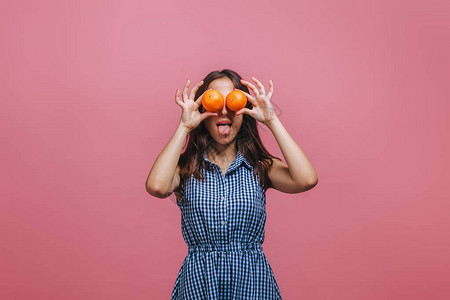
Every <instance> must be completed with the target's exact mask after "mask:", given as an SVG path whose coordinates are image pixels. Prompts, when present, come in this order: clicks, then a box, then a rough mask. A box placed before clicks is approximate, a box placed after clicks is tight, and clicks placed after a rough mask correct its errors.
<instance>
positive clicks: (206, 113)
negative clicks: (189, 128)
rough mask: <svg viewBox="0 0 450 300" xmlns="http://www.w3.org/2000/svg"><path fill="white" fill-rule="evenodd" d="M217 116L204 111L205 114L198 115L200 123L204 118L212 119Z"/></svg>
mask: <svg viewBox="0 0 450 300" xmlns="http://www.w3.org/2000/svg"><path fill="white" fill-rule="evenodd" d="M218 115H219V114H218V113H215V112H210V111H206V112H204V113H202V114H200V120H201V121H200V122H202V121H203V120H205V119H206V118H209V117H213V116H218Z"/></svg>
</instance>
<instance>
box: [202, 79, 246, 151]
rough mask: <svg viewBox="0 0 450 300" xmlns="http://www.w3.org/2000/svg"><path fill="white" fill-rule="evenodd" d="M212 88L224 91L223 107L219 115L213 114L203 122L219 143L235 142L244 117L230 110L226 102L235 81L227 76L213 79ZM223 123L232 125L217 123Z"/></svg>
mask: <svg viewBox="0 0 450 300" xmlns="http://www.w3.org/2000/svg"><path fill="white" fill-rule="evenodd" d="M209 88H212V89H214V90H218V91H219V92H220V93H222V95H223V98H224V104H223V108H222V109H221V110H220V111H218V112H217V114H218V116H212V117H208V118H206V119H205V120H204V121H203V122H204V124H205V127H206V130H207V131H208V132H209V134H210V135H211V137H212V138H213V139H214V140H215V141H216V143H218V144H222V145H227V144H229V143H231V142H234V140H235V138H236V136H237V134H238V132H239V129H240V128H241V125H242V120H243V119H244V115H243V114H241V115H239V116H236V112H234V111H232V110H230V109H229V108H228V107H227V106H226V103H225V99H226V97H227V95H228V93H230V92H232V91H234V88H235V87H234V85H233V82H232V81H231V80H230V79H229V78H227V77H223V78H219V79H215V80H213V81H211V83H210V84H209V86H208V87H207V89H209ZM221 123H230V124H231V126H227V125H221V126H218V125H217V124H221Z"/></svg>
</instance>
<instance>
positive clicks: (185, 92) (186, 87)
mask: <svg viewBox="0 0 450 300" xmlns="http://www.w3.org/2000/svg"><path fill="white" fill-rule="evenodd" d="M189 83H190V80H189V79H188V80H187V81H186V84H185V85H184V89H183V100H184V101H186V100H187V99H188V90H189Z"/></svg>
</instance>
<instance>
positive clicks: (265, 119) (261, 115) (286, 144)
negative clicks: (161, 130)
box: [146, 77, 318, 198]
mask: <svg viewBox="0 0 450 300" xmlns="http://www.w3.org/2000/svg"><path fill="white" fill-rule="evenodd" d="M252 80H253V82H254V83H255V85H254V84H252V83H250V82H248V81H245V80H243V79H241V82H242V84H244V85H246V86H247V87H248V88H249V90H250V91H252V92H253V94H254V96H252V95H250V94H248V93H246V92H244V91H242V90H241V91H242V92H243V93H244V94H245V95H246V96H247V99H248V101H250V102H251V103H252V105H253V108H252V109H248V108H243V109H241V110H239V111H237V112H233V111H230V110H228V108H227V107H226V105H224V108H223V109H222V110H221V111H220V112H217V113H214V112H204V113H201V112H199V110H198V108H199V107H200V105H201V99H202V97H203V94H202V95H200V97H198V99H194V97H195V93H196V92H197V90H198V88H199V87H200V86H201V85H202V84H203V81H200V82H199V83H197V84H196V85H195V86H194V88H193V89H192V91H191V92H190V93H189V94H188V89H189V83H190V81H189V80H187V82H186V85H185V87H184V89H183V93H182V97H180V91H179V90H177V91H176V93H175V102H176V103H177V104H178V105H179V106H180V107H181V108H182V113H181V118H180V123H179V125H178V128H177V130H176V131H175V134H174V135H173V136H172V138H171V139H170V141H169V143H168V144H167V145H166V146H165V147H164V149H163V150H162V151H161V153H160V154H159V155H158V157H157V159H156V161H155V163H154V164H153V167H152V169H151V170H150V173H149V175H148V177H147V181H146V189H147V191H148V193H149V194H151V195H153V196H155V197H158V198H166V197H168V196H170V195H171V194H172V193H173V192H174V191H175V189H176V188H177V187H178V186H179V184H180V175H179V174H180V169H179V167H178V165H177V164H178V159H179V157H180V154H181V151H182V149H183V146H184V144H185V142H186V139H187V136H188V134H189V132H190V131H191V130H193V129H194V128H196V127H197V126H198V125H199V124H200V123H201V122H203V121H205V126H206V128H207V130H208V132H209V133H210V135H211V137H212V138H213V140H214V142H213V147H212V149H213V150H212V151H210V153H208V154H207V155H208V159H210V160H211V161H212V162H214V163H216V164H217V165H219V166H220V168H221V169H222V171H223V172H224V173H225V172H226V170H227V169H228V167H229V165H230V164H231V162H232V161H233V160H234V158H235V157H236V150H235V143H236V141H235V138H236V135H237V132H238V131H239V128H240V127H241V125H242V119H243V116H242V114H244V113H245V114H248V115H250V116H251V117H253V118H254V119H256V120H257V121H259V122H261V123H263V124H265V125H266V126H267V127H268V128H269V129H270V130H271V132H272V133H273V135H274V137H275V139H276V141H277V143H278V145H279V147H280V150H281V152H282V153H283V156H284V158H285V160H286V163H284V162H282V161H281V160H279V159H274V160H273V166H272V167H271V169H270V170H269V174H268V175H269V178H270V180H271V181H272V187H273V188H274V189H276V190H279V191H281V192H285V193H300V192H304V191H307V190H309V189H312V188H313V187H314V186H315V185H316V184H317V183H318V177H317V173H316V171H315V170H314V168H313V166H312V164H311V162H310V161H309V159H308V158H307V156H306V154H305V153H304V152H303V151H302V149H301V148H300V147H299V146H298V144H297V143H296V142H295V140H294V139H293V138H292V137H291V136H290V135H289V133H288V132H287V130H286V128H284V126H283V124H282V123H281V121H280V120H279V119H278V117H277V115H276V114H275V110H274V108H273V106H272V103H271V98H272V95H273V82H272V81H270V82H269V83H270V90H269V92H268V93H266V91H265V88H264V86H263V85H262V83H261V82H260V81H259V80H257V79H256V78H255V77H252ZM209 87H210V88H214V89H217V90H219V91H220V92H221V93H222V94H223V96H224V98H226V96H227V95H228V93H229V92H231V91H232V90H234V86H233V83H232V82H231V80H229V79H228V78H220V79H216V80H214V81H212V82H211V84H210V85H209ZM223 118H228V119H230V120H231V121H232V128H231V133H230V135H229V136H227V137H222V136H220V135H219V133H218V131H217V126H216V124H217V121H218V120H220V119H223Z"/></svg>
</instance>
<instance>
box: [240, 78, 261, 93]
mask: <svg viewBox="0 0 450 300" xmlns="http://www.w3.org/2000/svg"><path fill="white" fill-rule="evenodd" d="M241 82H242V84H244V85H246V86H248V87H249V88H250V89H252V91H253V93H254V94H255V96H259V91H258V89H257V88H256V87H255V86H254V85H253V84H251V83H250V82H248V81H245V80H244V79H241Z"/></svg>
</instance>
